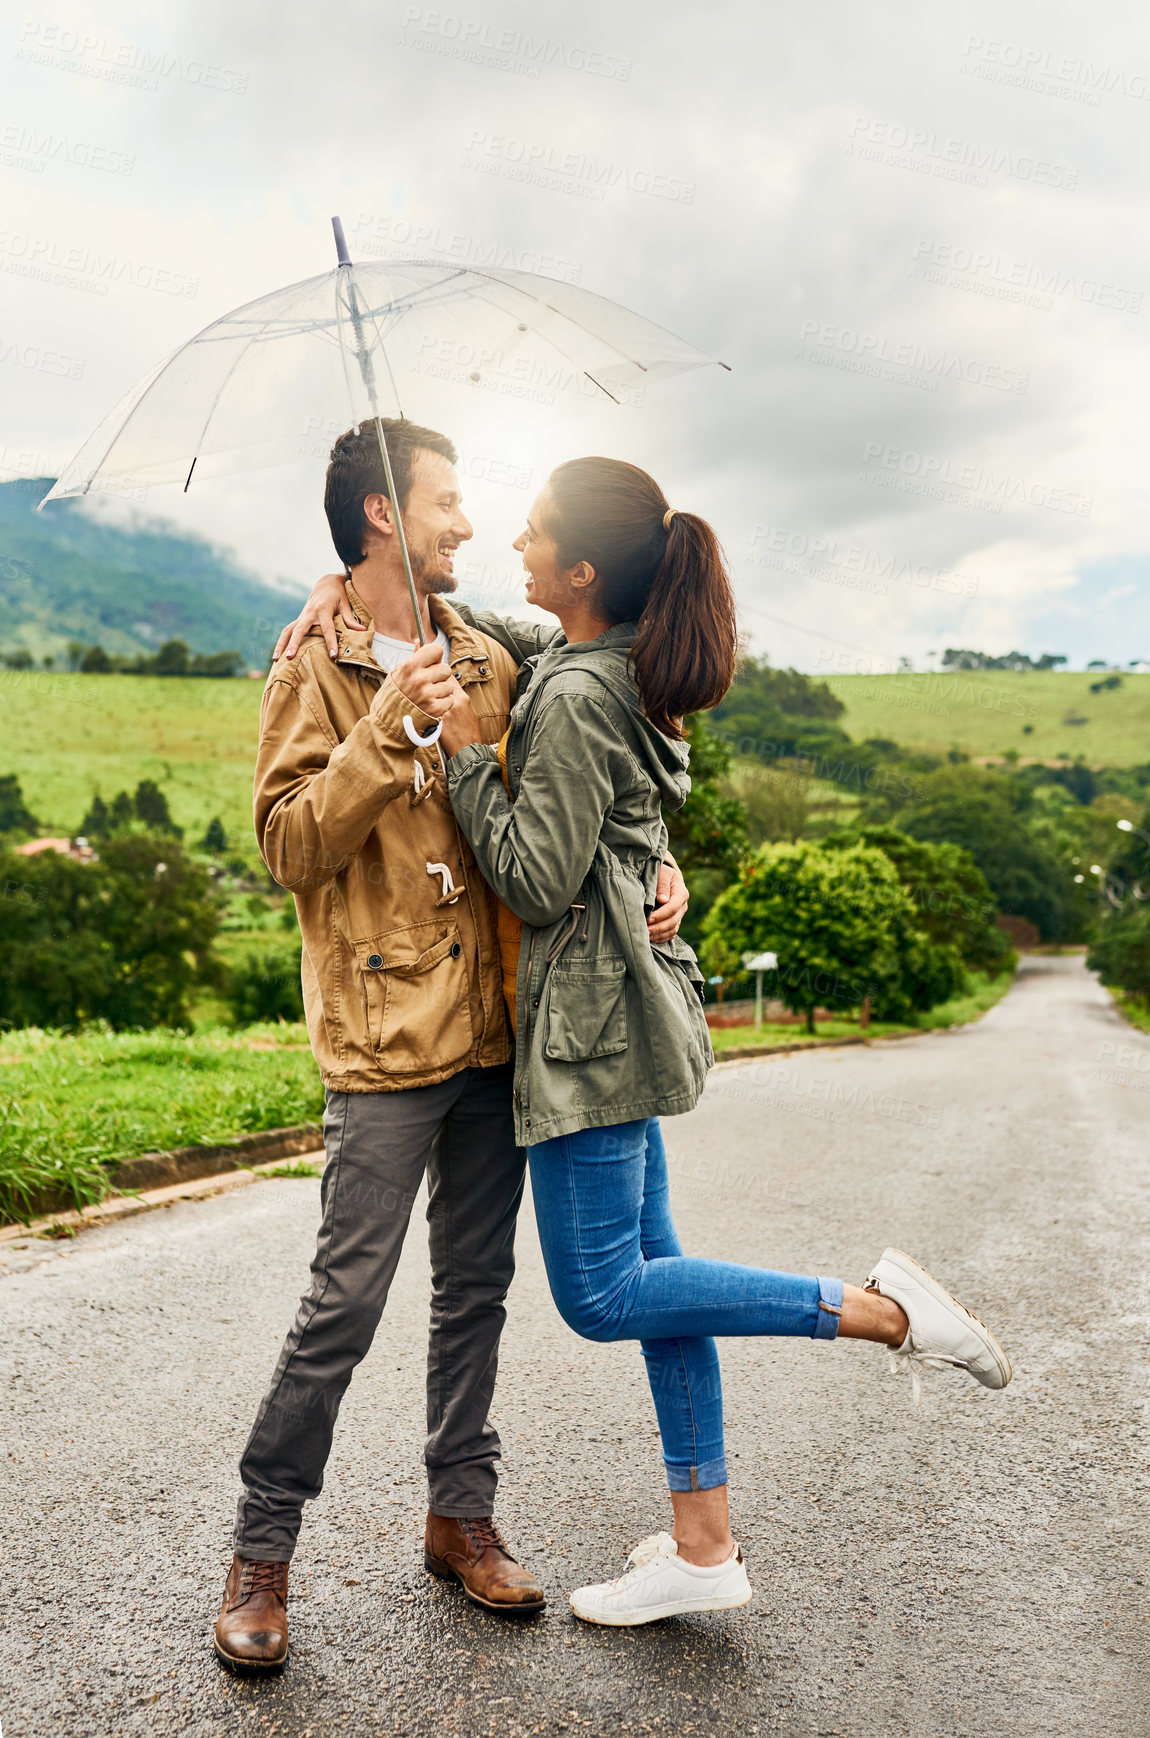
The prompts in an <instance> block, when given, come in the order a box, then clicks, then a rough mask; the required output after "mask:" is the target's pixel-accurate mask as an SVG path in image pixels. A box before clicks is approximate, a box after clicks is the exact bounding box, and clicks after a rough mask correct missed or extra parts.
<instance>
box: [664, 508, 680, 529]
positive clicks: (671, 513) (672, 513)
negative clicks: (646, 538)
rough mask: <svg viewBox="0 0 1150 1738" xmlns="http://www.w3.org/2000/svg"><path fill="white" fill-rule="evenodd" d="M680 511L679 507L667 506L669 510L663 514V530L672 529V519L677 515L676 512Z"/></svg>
mask: <svg viewBox="0 0 1150 1738" xmlns="http://www.w3.org/2000/svg"><path fill="white" fill-rule="evenodd" d="M678 511H679V509H678V508H677V507H668V508H667V511H666V512H665V513H664V514H663V530H664V531H669V530H670V529H671V520H672V519H673V518H674V517H675V514H676V513H677V512H678Z"/></svg>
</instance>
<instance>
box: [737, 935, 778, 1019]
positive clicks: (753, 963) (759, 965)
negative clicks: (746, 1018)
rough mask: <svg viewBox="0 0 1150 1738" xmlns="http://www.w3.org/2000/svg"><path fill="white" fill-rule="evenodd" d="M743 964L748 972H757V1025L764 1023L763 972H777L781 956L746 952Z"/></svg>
mask: <svg viewBox="0 0 1150 1738" xmlns="http://www.w3.org/2000/svg"><path fill="white" fill-rule="evenodd" d="M743 966H744V968H745V970H747V971H748V972H754V974H755V1025H756V1027H759V1026H761V1025H762V1023H763V973H764V972H777V971H778V969H779V956H778V954H773V953H745V954H744V955H743Z"/></svg>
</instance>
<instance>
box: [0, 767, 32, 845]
mask: <svg viewBox="0 0 1150 1738" xmlns="http://www.w3.org/2000/svg"><path fill="white" fill-rule="evenodd" d="M39 827H40V823H39V821H38V820H37V819H36V817H35V815H34V814H33V813H32V811H31V810H30V809H29V808H28V806H27V804H26V803H25V801H24V797H23V795H22V793H21V790H20V781H19V779H18V778H17V777H16V775H15V773H11V772H10V773H6V774H5V775H4V776H3V777H2V778H0V833H35V832H38V831H39Z"/></svg>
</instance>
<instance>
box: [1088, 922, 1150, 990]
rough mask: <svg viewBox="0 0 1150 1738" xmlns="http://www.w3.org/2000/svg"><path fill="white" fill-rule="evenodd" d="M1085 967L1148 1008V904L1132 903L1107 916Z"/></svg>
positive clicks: (1149, 937)
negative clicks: (1134, 997)
mask: <svg viewBox="0 0 1150 1738" xmlns="http://www.w3.org/2000/svg"><path fill="white" fill-rule="evenodd" d="M1086 964H1087V965H1088V966H1089V967H1090V969H1091V971H1095V972H1097V973H1098V975H1099V977H1100V978H1101V979H1102V982H1103V983H1104V984H1108V985H1110V986H1111V987H1112V988H1113V989H1116V990H1125V991H1126V993H1127V995H1129V996H1136V997H1137V998H1138V1000H1139V1001H1141V1002H1143V1003H1145V1004H1147V1005H1148V1006H1150V904H1148V903H1147V902H1145V901H1142V902H1140V903H1138V904H1134V903H1133V902H1131V903H1130V904H1129V905H1128V906H1127V907H1126V908H1125V909H1124V910H1122V911H1120V912H1116V913H1115V915H1114V916H1113V917H1108V918H1107V919H1106V920H1105V922H1104V923H1102V924H1101V926H1100V928H1099V932H1098V939H1097V940H1096V941H1095V943H1094V946H1093V947H1092V948H1091V950H1090V953H1089V954H1088V955H1087V959H1086Z"/></svg>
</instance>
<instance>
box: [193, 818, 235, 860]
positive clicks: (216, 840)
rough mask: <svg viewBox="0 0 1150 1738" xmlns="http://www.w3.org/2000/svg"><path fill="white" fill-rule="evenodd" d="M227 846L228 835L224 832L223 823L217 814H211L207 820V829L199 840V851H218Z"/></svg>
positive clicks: (225, 848)
mask: <svg viewBox="0 0 1150 1738" xmlns="http://www.w3.org/2000/svg"><path fill="white" fill-rule="evenodd" d="M227 848H228V836H227V834H226V833H225V832H224V823H223V822H222V821H221V820H220V817H219V816H218V815H213V816H212V818H211V820H210V821H209V822H208V830H207V832H206V833H205V834H204V836H203V838H202V839H201V840H200V850H201V851H213V852H220V851H226V850H227Z"/></svg>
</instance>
